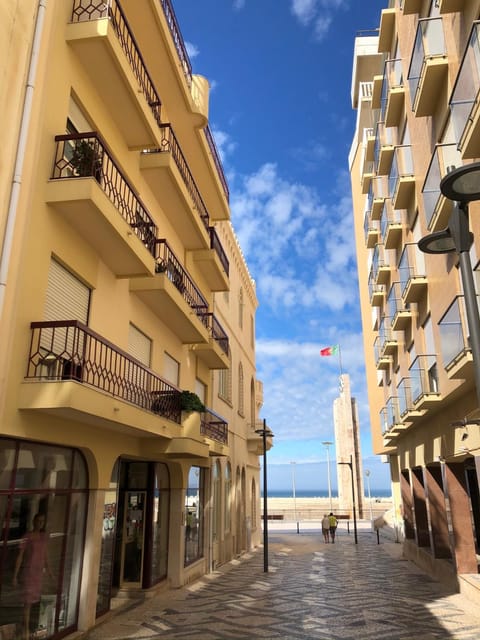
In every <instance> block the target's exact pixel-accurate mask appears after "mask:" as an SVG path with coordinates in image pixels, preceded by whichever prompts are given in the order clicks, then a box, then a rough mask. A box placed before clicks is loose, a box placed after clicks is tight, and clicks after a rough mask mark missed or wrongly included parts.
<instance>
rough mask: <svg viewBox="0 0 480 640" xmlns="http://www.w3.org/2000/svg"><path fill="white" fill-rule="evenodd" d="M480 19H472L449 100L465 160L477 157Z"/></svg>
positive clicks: (479, 151) (479, 145)
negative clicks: (476, 20)
mask: <svg viewBox="0 0 480 640" xmlns="http://www.w3.org/2000/svg"><path fill="white" fill-rule="evenodd" d="M479 38H480V22H474V24H473V28H472V33H471V36H470V40H469V43H468V47H467V49H466V51H465V54H464V56H463V60H462V62H461V65H460V69H459V72H458V75H457V80H456V82H455V86H454V88H453V91H452V97H451V99H450V113H451V121H452V123H453V129H454V132H455V140H458V141H459V143H458V148H459V150H460V152H461V156H462V157H463V158H465V159H469V160H470V159H473V158H478V157H480V108H479V104H480V99H479V91H480V47H479Z"/></svg>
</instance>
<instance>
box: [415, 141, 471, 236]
mask: <svg viewBox="0 0 480 640" xmlns="http://www.w3.org/2000/svg"><path fill="white" fill-rule="evenodd" d="M461 164H462V157H461V155H460V152H459V151H458V149H457V145H456V143H448V144H439V145H437V146H436V147H435V151H434V153H433V156H432V159H431V161H430V166H429V167H428V171H427V175H426V177H425V182H424V185H423V189H422V194H423V202H424V206H425V216H426V220H427V225H428V226H429V225H430V223H431V221H432V219H433V217H434V215H435V213H436V211H437V208H438V206H439V202H440V199H441V198H440V197H441V195H442V194H441V192H440V181H441V179H442V178H443V176H445V175H446V174H447V171H448V170H449V169H452V168H455V167H459V166H460V165H461Z"/></svg>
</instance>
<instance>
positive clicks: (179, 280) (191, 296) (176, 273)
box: [155, 238, 208, 326]
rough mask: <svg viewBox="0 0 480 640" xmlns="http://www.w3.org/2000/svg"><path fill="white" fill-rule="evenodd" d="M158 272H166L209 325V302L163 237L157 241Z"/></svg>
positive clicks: (204, 322) (206, 324)
mask: <svg viewBox="0 0 480 640" xmlns="http://www.w3.org/2000/svg"><path fill="white" fill-rule="evenodd" d="M155 258H156V261H157V264H156V267H155V271H156V272H157V273H166V275H167V277H168V279H169V280H170V281H171V282H172V283H173V284H174V286H175V287H176V288H177V289H178V290H179V291H180V293H181V294H182V296H183V298H184V299H185V301H186V302H187V303H188V304H189V306H190V307H191V308H192V309H193V310H194V311H195V313H196V314H197V316H198V317H199V318H200V320H201V321H202V322H203V324H204V325H205V326H208V323H207V321H206V320H205V315H206V313H207V312H208V302H207V300H206V299H205V297H204V296H203V295H202V293H201V291H200V289H199V288H198V287H197V285H196V284H195V282H194V281H193V280H192V278H191V277H190V275H189V274H188V273H187V271H186V270H185V269H184V268H183V266H182V264H181V262H180V261H179V260H178V258H177V256H176V255H175V254H174V253H173V251H172V250H171V249H170V246H169V245H168V242H167V241H166V240H165V239H163V238H161V239H159V240H158V241H157V253H156V256H155Z"/></svg>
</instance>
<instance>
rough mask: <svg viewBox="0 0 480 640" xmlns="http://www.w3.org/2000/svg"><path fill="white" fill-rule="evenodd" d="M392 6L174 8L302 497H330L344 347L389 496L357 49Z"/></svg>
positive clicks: (368, 461) (273, 484) (279, 467)
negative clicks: (355, 158)
mask: <svg viewBox="0 0 480 640" xmlns="http://www.w3.org/2000/svg"><path fill="white" fill-rule="evenodd" d="M387 4H388V3H387V0H368V2H359V1H358V0H201V1H199V0H174V8H175V11H176V14H177V18H178V22H179V25H180V28H181V31H182V34H183V37H184V39H185V41H186V43H187V48H188V51H189V55H190V58H191V61H192V66H193V70H194V72H195V73H199V74H201V75H204V76H206V77H207V78H208V80H209V82H210V86H211V92H210V114H209V117H210V126H211V128H212V130H213V132H214V135H215V140H216V142H217V146H218V147H219V149H220V151H221V155H222V159H223V163H224V168H225V172H226V174H227V178H228V181H229V186H230V194H231V197H230V204H231V211H232V222H233V225H234V228H235V230H236V233H237V235H238V238H239V240H240V244H241V247H242V249H243V252H244V255H245V257H246V260H247V263H248V266H249V269H250V273H251V274H252V277H253V278H254V279H255V281H256V286H257V295H258V299H259V303H260V306H259V309H258V312H257V319H256V329H257V375H258V378H259V379H260V380H262V381H263V383H264V406H263V409H262V413H261V417H262V418H266V420H267V424H268V425H269V426H270V427H271V428H272V430H273V432H274V433H275V438H274V447H273V448H272V449H271V451H270V452H269V454H268V464H269V488H271V489H275V488H282V487H283V486H290V485H291V484H292V471H291V469H292V465H291V464H290V463H291V462H292V461H295V463H296V465H295V475H296V484H297V486H298V488H299V489H301V488H305V489H315V488H320V489H326V486H327V477H326V464H325V461H326V458H327V454H326V449H325V447H323V446H322V444H321V443H322V441H325V440H333V439H334V437H333V408H332V405H333V400H334V398H335V397H336V396H337V395H338V374H339V362H338V358H337V357H334V356H333V357H321V356H320V353H319V352H320V349H321V348H323V347H327V346H330V345H334V344H340V347H341V357H342V367H343V371H344V372H345V373H348V374H349V375H350V378H351V387H352V395H354V396H355V397H356V399H357V402H358V406H359V413H360V431H361V446H362V456H363V459H364V467H365V468H368V469H370V470H371V477H370V481H371V487H372V490H373V489H374V488H379V489H380V488H388V486H389V480H388V468H387V465H386V464H382V463H381V462H380V459H379V458H378V457H376V456H373V453H372V446H371V438H370V426H369V413H368V399H367V393H366V384H365V372H364V356H363V342H362V336H361V322H360V311H359V302H358V284H357V276H356V258H355V243H354V237H353V219H352V208H351V196H350V179H349V174H348V153H349V150H350V145H351V141H352V136H353V132H354V127H355V117H356V113H355V111H353V109H352V107H351V98H350V89H351V77H352V62H353V47H354V39H355V36H356V35H357V34H358V32H359V31H363V30H372V29H375V28H377V27H378V25H379V23H380V12H381V10H382V9H383V8H385V7H386V6H387ZM330 455H331V459H332V475H333V477H332V480H333V482H334V483H335V477H334V476H335V475H336V473H335V469H334V468H333V464H334V460H335V450H334V448H333V447H331V449H330ZM312 485H313V486H312Z"/></svg>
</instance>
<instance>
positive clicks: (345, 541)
mask: <svg viewBox="0 0 480 640" xmlns="http://www.w3.org/2000/svg"><path fill="white" fill-rule="evenodd" d="M263 560H264V556H263V549H262V548H260V549H259V550H256V551H254V552H252V553H249V554H247V555H246V556H244V557H243V558H242V559H240V560H235V561H233V562H231V563H228V565H226V566H223V567H221V568H220V569H219V570H218V571H216V572H214V573H213V574H210V575H208V576H205V577H203V578H201V579H200V580H198V581H197V582H195V583H193V584H191V585H189V586H188V587H184V588H182V589H177V590H173V591H168V592H164V593H161V594H159V595H157V596H155V597H154V598H152V599H151V600H148V601H145V602H144V603H142V604H141V605H138V606H136V607H131V608H129V609H128V610H126V611H123V612H122V613H118V615H115V616H114V617H112V618H111V619H110V620H109V621H107V622H104V623H103V624H100V625H99V626H98V627H97V628H96V629H94V630H93V631H91V632H90V633H89V634H88V635H87V636H86V638H88V640H127V639H139V640H140V639H141V640H143V639H148V640H157V639H158V640H169V639H171V638H186V639H198V640H219V639H220V640H227V639H231V638H233V639H242V640H244V639H250V638H263V639H278V640H289V639H292V640H293V639H302V640H305V639H309V640H314V639H321V640H380V639H382V640H383V639H386V640H420V639H421V640H433V639H438V638H453V639H455V640H479V638H480V611H478V617H477V616H476V615H474V612H475V613H476V609H474V608H471V607H468V608H466V607H465V600H464V598H462V596H460V595H459V594H452V593H451V592H449V591H448V590H446V589H445V588H444V587H443V586H442V585H440V584H439V583H438V582H435V581H434V580H432V579H431V578H429V577H428V576H426V575H425V574H424V573H423V572H422V571H421V570H420V569H418V568H417V567H416V566H415V565H414V564H412V563H410V562H408V561H407V560H404V559H402V557H401V546H400V545H399V544H395V543H393V542H382V543H381V544H379V545H378V544H377V539H376V536H374V535H373V534H372V533H370V532H361V535H359V544H358V545H355V544H354V541H353V536H352V535H347V533H346V532H345V531H343V532H340V535H339V536H338V537H337V541H336V543H335V544H328V545H327V544H323V542H322V541H321V533H320V532H319V531H317V532H313V531H308V532H301V533H300V534H296V533H292V532H291V533H288V532H283V531H274V532H270V535H269V561H270V562H269V572H268V573H264V572H263Z"/></svg>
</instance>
